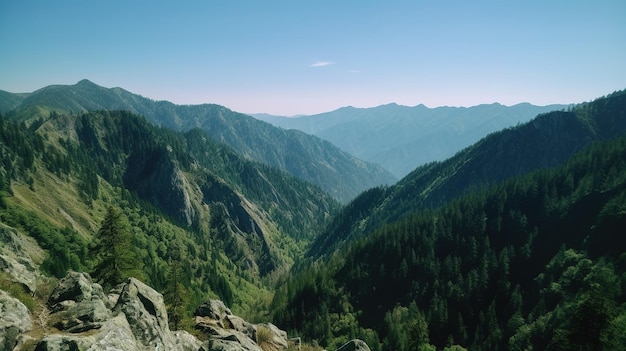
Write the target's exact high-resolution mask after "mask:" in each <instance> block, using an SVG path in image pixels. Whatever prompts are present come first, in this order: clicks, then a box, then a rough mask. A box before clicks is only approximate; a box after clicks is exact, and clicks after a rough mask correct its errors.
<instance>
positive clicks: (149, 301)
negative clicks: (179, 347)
mask: <svg viewBox="0 0 626 351" xmlns="http://www.w3.org/2000/svg"><path fill="white" fill-rule="evenodd" d="M113 311H114V312H123V313H124V314H125V315H126V319H127V320H128V323H129V324H130V327H131V329H132V331H133V334H134V335H135V337H136V338H137V341H138V342H139V343H140V344H142V345H144V346H146V347H150V346H152V347H156V346H159V345H161V346H162V347H163V346H164V347H165V349H166V350H173V349H174V345H173V344H174V341H173V338H172V335H171V333H170V330H169V325H168V321H167V310H166V308H165V303H163V296H162V295H161V294H159V293H158V292H156V291H155V290H154V289H152V288H151V287H149V286H147V285H146V284H144V283H142V282H140V281H139V280H137V279H135V278H130V279H129V280H128V282H127V284H126V286H124V289H123V290H122V294H121V295H120V297H119V299H118V300H117V305H116V306H115V308H114V309H113Z"/></svg>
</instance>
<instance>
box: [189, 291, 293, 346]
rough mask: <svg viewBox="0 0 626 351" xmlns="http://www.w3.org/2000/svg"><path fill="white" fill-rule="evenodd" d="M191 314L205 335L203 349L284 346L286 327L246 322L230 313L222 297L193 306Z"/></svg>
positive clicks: (197, 327) (285, 343)
mask: <svg viewBox="0 0 626 351" xmlns="http://www.w3.org/2000/svg"><path fill="white" fill-rule="evenodd" d="M194 315H195V318H196V329H199V330H201V331H202V332H203V333H204V334H205V335H207V337H208V340H207V341H205V342H204V343H203V344H202V350H207V351H208V350H244V351H261V350H266V351H267V350H276V351H278V350H284V349H286V348H287V333H286V332H285V331H283V330H280V329H278V328H277V327H276V326H275V325H273V324H271V323H264V324H251V323H249V322H246V321H245V320H244V319H243V318H241V317H238V316H235V315H233V314H232V312H231V311H230V309H229V308H228V307H226V306H225V305H224V303H223V302H222V301H219V300H210V301H207V302H205V303H203V304H202V305H200V306H199V307H198V308H197V309H196V311H195V313H194ZM261 347H263V348H261Z"/></svg>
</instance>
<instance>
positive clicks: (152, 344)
mask: <svg viewBox="0 0 626 351" xmlns="http://www.w3.org/2000/svg"><path fill="white" fill-rule="evenodd" d="M48 305H49V306H50V308H51V311H52V315H51V318H50V319H51V320H53V321H55V322H54V325H53V326H54V327H56V328H58V329H59V330H60V331H61V332H62V333H60V334H50V335H47V336H45V337H44V338H43V339H42V340H41V341H40V342H39V343H38V345H37V350H38V351H45V350H48V351H51V350H129V351H130V350H155V349H158V350H174V351H187V350H189V351H192V350H193V351H195V350H198V349H199V348H200V346H201V342H200V341H199V340H198V339H197V338H195V337H194V336H192V335H191V334H189V333H187V332H184V331H176V332H173V331H170V329H169V326H168V321H167V311H166V308H165V304H164V303H163V296H162V295H161V294H159V293H158V292H156V291H155V290H154V289H152V288H150V287H149V286H147V285H145V284H144V283H142V282H140V281H139V280H137V279H134V278H130V279H128V281H127V282H126V283H125V284H123V285H121V286H119V287H116V288H115V289H113V290H112V291H111V292H110V293H109V294H108V295H105V294H104V291H103V289H102V287H101V286H100V284H97V283H95V282H93V281H92V279H91V277H90V276H89V275H88V274H86V273H77V272H70V273H68V275H67V276H66V277H65V278H63V279H61V281H59V284H58V285H57V287H56V288H55V289H54V291H53V292H52V294H51V295H50V298H49V299H48ZM111 306H113V307H111ZM94 330H95V331H96V332H94Z"/></svg>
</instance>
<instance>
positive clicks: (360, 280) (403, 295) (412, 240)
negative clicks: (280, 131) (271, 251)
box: [271, 93, 626, 350]
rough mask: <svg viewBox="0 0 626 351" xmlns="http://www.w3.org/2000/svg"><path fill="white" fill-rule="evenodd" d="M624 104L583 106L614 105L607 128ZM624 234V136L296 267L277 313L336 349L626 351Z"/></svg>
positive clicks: (282, 322)
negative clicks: (357, 342)
mask: <svg viewBox="0 0 626 351" xmlns="http://www.w3.org/2000/svg"><path fill="white" fill-rule="evenodd" d="M622 98H623V94H622V93H620V94H619V95H618V96H613V97H609V98H607V99H600V100H598V101H596V102H595V103H594V104H593V105H591V106H586V107H585V109H584V110H582V111H593V110H594V109H606V110H605V111H612V112H614V114H613V117H611V118H608V117H607V118H596V119H595V122H592V121H591V120H587V122H589V123H590V124H591V125H592V129H593V130H595V131H596V132H597V133H598V134H603V133H604V132H606V128H601V127H600V126H601V125H602V124H603V121H612V122H611V123H612V124H613V125H615V126H616V127H617V126H618V125H619V124H621V123H622V122H621V121H623V111H624V110H623V107H620V108H619V109H618V108H617V107H618V106H623V105H613V104H612V103H611V101H612V99H616V100H613V102H615V101H617V100H619V99H622ZM613 107H615V109H613ZM587 109H589V110H587ZM578 113H581V110H579V111H578ZM579 118H580V115H579ZM607 126H608V125H607ZM605 127H606V126H605ZM514 131H517V132H521V131H523V129H522V130H519V129H515V130H514ZM617 133H618V132H611V133H609V135H603V136H604V137H607V138H608V137H611V136H615V135H616V134H617ZM529 147H530V145H529ZM387 201H389V202H388V203H386V206H387V208H389V209H391V208H393V207H394V205H396V203H394V202H393V200H392V198H388V199H387ZM367 220H368V218H367V217H366V216H364V217H363V221H367ZM356 223H358V222H356ZM355 225H356V224H355ZM624 228H626V136H624V133H622V136H621V137H618V138H617V139H615V138H612V139H609V140H605V141H601V142H595V143H593V144H591V145H590V146H588V147H586V148H584V149H583V150H581V151H579V152H578V153H576V154H575V155H573V156H572V157H571V158H569V160H568V161H567V162H565V163H563V164H562V165H560V166H558V167H556V168H543V169H541V170H537V171H534V172H532V173H530V174H527V175H524V176H518V177H513V178H511V179H509V180H506V181H504V182H502V183H499V184H496V185H492V186H489V187H486V188H484V189H482V190H476V191H472V192H470V193H468V194H466V195H463V196H461V197H460V198H458V199H456V200H453V201H450V202H449V203H447V204H445V205H443V206H442V207H440V208H438V209H422V210H416V211H413V212H411V213H410V215H406V216H404V217H403V218H402V219H399V220H397V221H390V222H388V223H386V224H384V225H380V226H379V227H378V228H377V229H376V230H374V231H373V232H371V233H370V234H369V235H367V236H360V237H359V238H357V239H353V240H351V241H350V242H348V243H346V245H345V246H344V247H343V249H342V250H340V251H337V252H336V253H335V254H334V255H332V256H330V257H329V258H328V259H327V260H325V261H318V262H317V263H316V264H313V265H308V266H306V267H302V268H301V270H300V271H299V272H298V273H295V272H294V274H293V276H292V277H290V279H287V280H286V282H285V283H284V284H283V285H282V287H281V288H279V289H278V290H277V292H276V294H275V297H274V301H273V306H272V309H271V310H272V311H274V312H275V321H276V322H277V323H278V325H279V326H281V327H283V328H287V329H289V330H292V333H295V332H296V331H297V332H299V333H301V334H302V335H303V336H305V337H307V338H317V339H318V340H320V342H321V343H322V344H325V345H329V344H330V345H333V344H334V343H336V342H338V340H341V339H342V338H347V337H354V336H356V337H359V338H362V339H364V340H366V342H367V343H368V345H369V346H370V348H372V349H373V350H416V349H433V347H435V346H436V347H437V348H438V349H442V348H444V347H446V346H451V345H452V344H458V345H462V346H464V347H467V349H470V350H531V349H532V350H621V349H623V346H624V345H625V344H626V339H625V335H626V334H624V330H626V237H625V236H624V235H625V234H624ZM429 345H432V346H429Z"/></svg>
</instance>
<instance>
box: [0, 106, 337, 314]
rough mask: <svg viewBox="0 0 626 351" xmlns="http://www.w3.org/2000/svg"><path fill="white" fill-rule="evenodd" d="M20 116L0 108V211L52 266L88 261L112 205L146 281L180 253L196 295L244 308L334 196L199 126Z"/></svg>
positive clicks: (333, 205) (127, 117)
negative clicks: (22, 119)
mask: <svg viewBox="0 0 626 351" xmlns="http://www.w3.org/2000/svg"><path fill="white" fill-rule="evenodd" d="M27 124H28V127H27V126H26V124H22V123H20V124H17V123H14V122H12V121H9V120H6V119H4V118H0V138H1V140H2V143H0V146H1V155H2V163H0V165H1V169H0V184H1V185H2V188H1V189H0V190H1V191H0V200H1V201H0V204H1V206H0V220H1V221H2V222H3V223H5V224H6V225H8V226H10V227H13V228H17V229H18V230H19V231H20V232H21V233H22V234H26V235H29V236H31V237H33V238H35V239H36V240H37V242H38V243H39V245H41V247H42V248H43V249H44V250H46V252H47V256H46V258H45V259H44V261H43V263H42V268H43V269H44V270H45V271H46V272H47V273H49V274H53V275H56V276H62V275H64V274H65V272H66V271H67V270H68V269H73V270H81V269H90V267H91V265H92V263H93V262H92V261H91V259H92V258H91V257H90V255H89V243H90V242H92V241H93V238H92V237H93V234H94V233H95V232H96V231H97V229H98V226H99V225H100V223H101V221H102V219H103V217H104V215H105V212H107V208H108V207H109V206H116V207H119V208H121V209H122V212H123V213H124V214H125V216H127V217H128V219H129V222H130V225H131V227H132V231H133V234H134V239H133V242H134V244H135V245H136V246H137V250H138V251H139V252H140V257H141V259H142V261H143V266H144V273H145V275H146V277H147V282H149V283H150V284H151V285H153V286H155V287H157V288H158V289H161V288H163V285H164V283H165V274H166V272H167V271H168V269H167V267H168V266H169V264H170V263H171V260H172V259H176V260H180V261H181V262H185V264H184V267H185V274H184V279H185V280H186V281H187V284H188V285H189V287H190V289H192V290H193V291H194V294H193V296H194V299H193V300H194V301H195V302H197V300H196V299H201V298H202V297H207V296H216V295H217V296H220V298H222V299H223V300H224V301H226V302H228V303H232V302H233V301H234V300H236V301H237V302H238V303H237V306H238V307H240V308H243V309H245V308H249V307H250V306H249V305H250V304H251V303H252V302H254V301H255V300H256V299H258V298H261V297H262V296H265V295H264V294H265V293H267V289H268V286H267V285H265V286H264V285H262V284H261V283H260V278H261V277H268V276H271V275H272V274H273V273H275V272H281V271H284V270H287V269H288V268H289V266H290V265H291V264H292V263H293V261H294V260H295V258H296V257H298V256H300V255H301V254H302V252H303V250H304V248H305V246H306V244H307V243H308V242H309V241H310V240H311V239H312V238H313V237H314V236H315V235H316V233H317V232H318V231H319V230H321V228H323V226H324V225H325V224H326V222H327V221H328V219H329V218H330V217H331V216H332V215H333V214H334V213H336V211H337V208H338V206H339V205H338V203H337V202H336V201H335V200H333V199H332V198H331V197H330V196H329V195H327V194H326V193H325V192H323V191H322V190H321V189H319V188H318V187H316V186H314V185H312V184H310V183H307V182H304V181H302V180H299V179H297V178H295V177H293V176H291V175H288V174H286V173H284V172H281V171H278V170H276V169H274V168H271V167H268V166H265V165H263V164H260V163H255V162H252V161H249V160H246V159H244V158H242V157H241V156H240V155H238V154H237V153H235V152H233V151H232V150H230V149H229V148H228V147H226V146H224V145H222V144H218V143H216V142H214V141H212V140H211V139H210V138H209V137H208V136H207V135H206V134H205V133H204V132H203V131H201V130H199V129H195V130H191V131H189V132H188V133H186V134H182V133H178V132H173V131H170V130H168V129H165V128H162V127H155V126H153V125H152V124H149V123H148V122H147V121H146V120H145V119H144V118H142V117H139V116H137V115H133V114H131V113H130V112H123V111H113V112H108V111H100V112H89V113H80V114H59V113H52V114H51V115H50V117H49V118H48V119H45V120H42V119H39V120H35V121H29V123H27ZM259 290H261V291H265V293H263V294H261V293H258V291H259Z"/></svg>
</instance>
